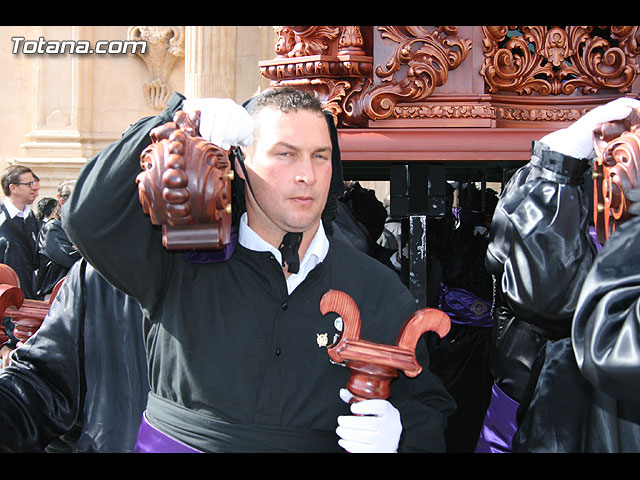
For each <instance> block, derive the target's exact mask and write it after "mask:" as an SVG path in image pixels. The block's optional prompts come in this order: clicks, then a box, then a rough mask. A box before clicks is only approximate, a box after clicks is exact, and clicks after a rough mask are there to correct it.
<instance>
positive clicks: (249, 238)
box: [238, 212, 329, 294]
mask: <svg viewBox="0 0 640 480" xmlns="http://www.w3.org/2000/svg"><path fill="white" fill-rule="evenodd" d="M238 243H240V245H242V246H243V247H245V248H248V249H249V250H254V251H256V252H271V253H272V254H273V256H274V257H275V258H276V260H278V263H279V264H280V265H282V254H281V253H280V251H279V250H278V249H277V248H275V247H274V246H273V245H271V244H270V243H268V242H267V241H265V240H264V239H263V238H262V237H260V235H258V234H257V233H256V232H254V231H253V230H252V229H251V227H249V224H248V223H247V213H246V212H245V213H243V214H242V217H240V228H239V229H238ZM328 252H329V240H328V239H327V235H326V234H325V231H324V227H323V226H322V222H320V225H319V227H318V231H317V232H316V234H315V236H314V237H313V240H311V243H310V244H309V248H307V251H306V252H305V254H304V257H303V258H302V260H301V261H300V270H299V271H298V273H292V274H291V275H289V277H288V278H287V289H288V291H289V294H291V292H293V290H294V289H295V288H296V287H297V286H298V285H300V284H301V283H302V282H303V280H304V279H305V278H307V275H308V274H309V272H310V271H311V270H313V269H314V268H315V267H316V266H317V265H318V264H319V263H320V262H322V261H323V260H324V259H325V257H326V256H327V253H328Z"/></svg>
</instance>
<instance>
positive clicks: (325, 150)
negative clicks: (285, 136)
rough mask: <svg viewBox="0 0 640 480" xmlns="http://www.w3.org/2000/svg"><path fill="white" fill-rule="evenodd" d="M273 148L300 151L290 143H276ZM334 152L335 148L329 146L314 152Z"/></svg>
mask: <svg viewBox="0 0 640 480" xmlns="http://www.w3.org/2000/svg"><path fill="white" fill-rule="evenodd" d="M273 147H274V148H275V147H285V148H290V149H291V150H299V149H298V147H296V146H295V145H292V144H290V143H287V142H278V143H275V144H274V145H273ZM332 150H333V146H329V145H327V146H323V147H320V148H317V149H316V150H314V152H330V151H332Z"/></svg>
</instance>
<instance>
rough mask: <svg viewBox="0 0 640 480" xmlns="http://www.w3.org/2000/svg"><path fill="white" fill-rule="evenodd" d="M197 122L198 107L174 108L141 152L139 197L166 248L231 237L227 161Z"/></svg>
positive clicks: (215, 244)
mask: <svg viewBox="0 0 640 480" xmlns="http://www.w3.org/2000/svg"><path fill="white" fill-rule="evenodd" d="M199 124H200V112H196V113H195V114H194V115H193V116H189V115H187V114H186V113H185V112H183V111H178V112H176V114H175V115H174V121H173V122H168V123H166V124H164V125H160V126H158V127H156V128H154V129H153V130H152V131H151V140H152V143H151V145H149V146H148V147H147V148H146V149H145V150H144V151H143V152H142V154H141V156H140V166H141V168H142V172H141V173H140V174H139V175H138V177H137V178H136V181H137V183H138V197H139V200H140V203H141V204H142V209H143V211H144V213H145V214H148V215H149V217H150V219H151V223H153V224H154V225H161V226H162V243H163V245H164V247H165V248H167V249H169V250H173V249H190V248H196V249H219V248H223V247H224V246H225V245H227V244H228V243H229V241H230V237H231V180H232V179H233V170H231V162H230V160H229V155H228V152H227V151H225V150H223V149H221V148H219V147H217V146H216V145H214V144H212V143H210V142H208V141H206V140H205V139H204V138H202V137H200V134H199V130H198V128H199Z"/></svg>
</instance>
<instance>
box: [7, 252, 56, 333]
mask: <svg viewBox="0 0 640 480" xmlns="http://www.w3.org/2000/svg"><path fill="white" fill-rule="evenodd" d="M63 281H64V279H61V280H60V281H58V283H57V284H56V286H55V287H54V289H53V291H52V292H51V296H50V298H49V300H48V301H43V300H33V299H29V298H24V293H23V292H22V290H21V289H20V282H19V280H18V275H17V274H16V272H15V271H14V270H13V269H12V268H11V267H10V266H8V265H5V264H0V313H1V315H2V316H1V317H0V318H11V319H12V321H13V323H14V330H13V334H14V336H15V337H16V338H17V339H18V341H21V342H25V341H27V340H28V339H29V337H31V336H32V335H33V334H34V333H36V331H37V330H38V329H39V328H40V325H42V322H43V320H44V318H45V317H46V316H47V313H49V308H51V303H53V300H54V299H55V297H56V295H57V293H58V291H59V290H60V287H61V286H62V282H63ZM8 339H9V338H8V336H7V334H6V332H5V331H4V328H0V342H1V343H4V342H6V341H7V340H8Z"/></svg>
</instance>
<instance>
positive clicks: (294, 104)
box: [245, 87, 323, 116]
mask: <svg viewBox="0 0 640 480" xmlns="http://www.w3.org/2000/svg"><path fill="white" fill-rule="evenodd" d="M267 107H268V108H275V109H277V110H280V111H281V112H284V113H287V112H297V111H298V110H310V111H312V112H317V113H318V114H321V115H322V114H323V108H322V102H321V101H320V98H319V97H318V94H317V93H315V92H307V91H305V90H300V89H298V88H294V87H273V88H270V89H268V90H265V91H264V92H262V93H261V94H259V95H258V96H256V97H254V98H253V99H251V100H250V101H249V102H247V104H246V105H245V108H246V109H247V111H248V112H249V113H251V114H252V115H253V116H255V115H257V114H258V113H259V112H260V111H261V110H262V109H264V108H267Z"/></svg>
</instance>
